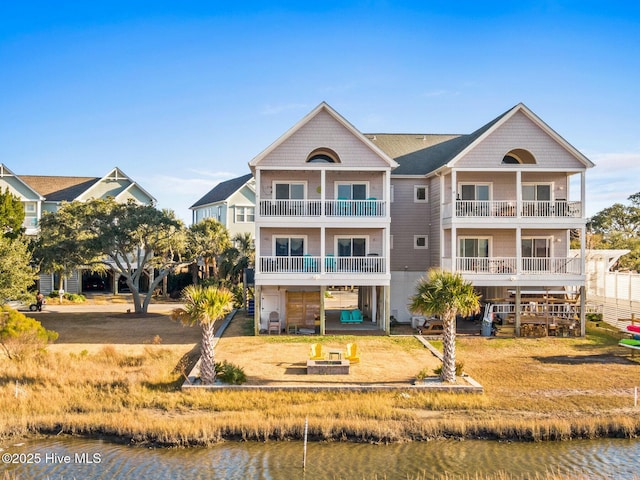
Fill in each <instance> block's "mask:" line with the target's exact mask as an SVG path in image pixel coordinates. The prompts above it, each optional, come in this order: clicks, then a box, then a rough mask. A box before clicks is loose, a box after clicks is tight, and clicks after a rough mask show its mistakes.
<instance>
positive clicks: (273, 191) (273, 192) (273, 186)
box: [271, 180, 309, 200]
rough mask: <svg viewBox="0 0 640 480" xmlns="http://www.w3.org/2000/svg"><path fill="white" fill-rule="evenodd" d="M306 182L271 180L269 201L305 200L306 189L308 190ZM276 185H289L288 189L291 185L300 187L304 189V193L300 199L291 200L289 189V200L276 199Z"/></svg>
mask: <svg viewBox="0 0 640 480" xmlns="http://www.w3.org/2000/svg"><path fill="white" fill-rule="evenodd" d="M308 183H309V182H308V181H307V180H272V181H271V199H272V200H307V199H308V197H307V188H308ZM276 185H289V187H291V185H302V186H303V188H304V192H303V194H302V198H294V199H292V198H291V188H289V198H288V199H285V198H280V199H279V198H277V197H276Z"/></svg>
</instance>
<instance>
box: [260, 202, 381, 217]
mask: <svg viewBox="0 0 640 480" xmlns="http://www.w3.org/2000/svg"><path fill="white" fill-rule="evenodd" d="M385 214H386V202H385V201H384V200H376V199H369V200H325V201H324V204H323V202H322V201H321V200H260V215H262V216H263V217H319V216H321V215H326V216H329V217H384V216H385Z"/></svg>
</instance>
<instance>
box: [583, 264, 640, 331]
mask: <svg viewBox="0 0 640 480" xmlns="http://www.w3.org/2000/svg"><path fill="white" fill-rule="evenodd" d="M586 290H587V302H588V304H589V305H591V306H596V307H598V308H600V309H601V310H602V317H603V319H604V320H605V321H606V322H607V323H610V324H612V325H615V326H616V327H618V328H620V329H623V328H625V326H626V325H628V324H629V322H628V321H621V320H620V319H629V318H631V315H632V314H633V315H635V317H636V318H637V319H638V320H640V274H638V273H630V272H608V271H605V266H604V265H601V264H598V265H597V266H596V267H595V269H594V270H593V271H591V272H589V274H588V275H587V286H586Z"/></svg>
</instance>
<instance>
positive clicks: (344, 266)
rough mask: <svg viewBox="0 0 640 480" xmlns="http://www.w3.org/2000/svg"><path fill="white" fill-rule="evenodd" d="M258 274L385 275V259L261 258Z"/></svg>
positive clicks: (326, 257)
mask: <svg viewBox="0 0 640 480" xmlns="http://www.w3.org/2000/svg"><path fill="white" fill-rule="evenodd" d="M259 266H260V270H259V273H318V274H319V273H356V274H367V273H385V258H384V257H378V256H367V257H334V256H331V255H327V256H325V257H324V261H323V257H320V256H315V255H304V256H302V257H299V256H297V257H280V256H262V257H260V258H259Z"/></svg>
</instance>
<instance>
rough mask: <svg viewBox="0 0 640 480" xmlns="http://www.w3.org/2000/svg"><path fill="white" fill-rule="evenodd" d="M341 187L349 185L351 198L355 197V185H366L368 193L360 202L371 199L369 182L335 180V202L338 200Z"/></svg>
mask: <svg viewBox="0 0 640 480" xmlns="http://www.w3.org/2000/svg"><path fill="white" fill-rule="evenodd" d="M340 185H349V186H351V187H352V188H351V196H352V197H353V185H364V186H365V189H366V192H365V195H364V198H362V199H360V200H366V199H367V198H369V191H370V189H369V181H368V180H353V181H350V180H334V182H333V195H334V200H338V187H339V186H340ZM348 200H353V198H349V199H348Z"/></svg>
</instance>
